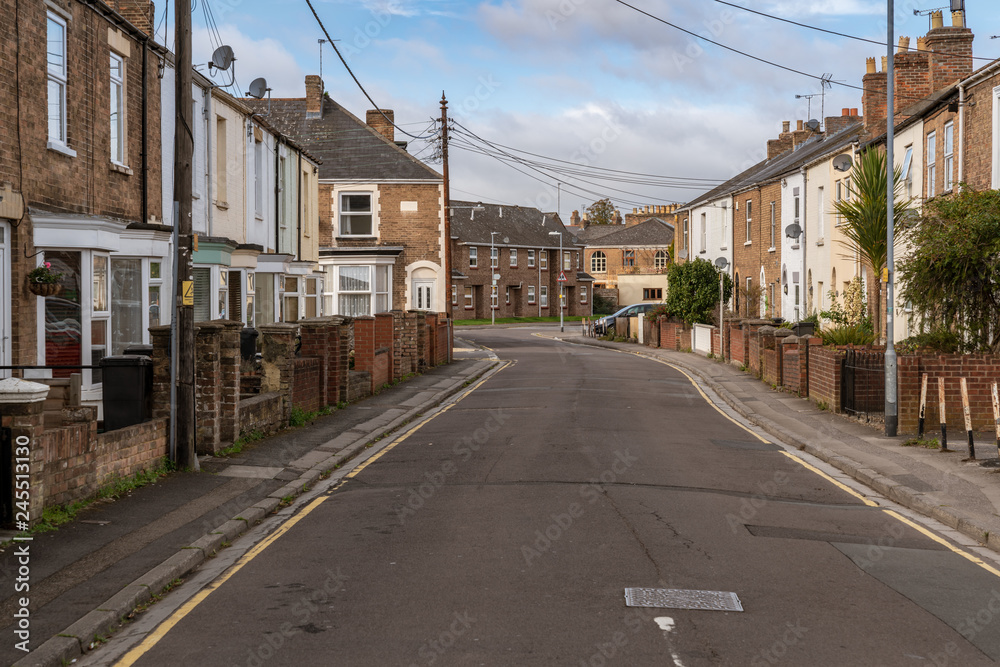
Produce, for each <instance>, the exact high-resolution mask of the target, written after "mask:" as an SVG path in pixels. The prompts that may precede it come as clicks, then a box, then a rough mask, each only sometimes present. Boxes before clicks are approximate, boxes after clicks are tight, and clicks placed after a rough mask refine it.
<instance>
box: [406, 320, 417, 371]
mask: <svg viewBox="0 0 1000 667" xmlns="http://www.w3.org/2000/svg"><path fill="white" fill-rule="evenodd" d="M418 314H419V313H417V312H416V311H413V310H411V311H408V312H407V313H406V317H405V320H406V332H405V333H404V335H403V356H404V357H408V358H409V360H410V370H409V372H410V373H419V372H420V352H419V345H418V341H419V340H420V336H419V334H418V332H417V316H418Z"/></svg>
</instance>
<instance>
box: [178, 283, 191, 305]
mask: <svg viewBox="0 0 1000 667" xmlns="http://www.w3.org/2000/svg"><path fill="white" fill-rule="evenodd" d="M181 305H184V306H193V305H194V281H193V280H185V281H184V291H183V292H181Z"/></svg>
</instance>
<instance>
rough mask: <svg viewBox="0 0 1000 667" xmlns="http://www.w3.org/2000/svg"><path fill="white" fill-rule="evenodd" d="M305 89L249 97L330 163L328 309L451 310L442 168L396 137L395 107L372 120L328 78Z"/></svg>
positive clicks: (324, 211)
mask: <svg viewBox="0 0 1000 667" xmlns="http://www.w3.org/2000/svg"><path fill="white" fill-rule="evenodd" d="M305 87H306V96H305V97H304V98H296V99H273V100H243V101H244V102H245V103H246V104H247V105H248V106H249V107H250V108H251V109H253V110H254V111H255V112H257V113H259V114H261V115H262V116H264V117H265V118H266V119H267V121H268V122H269V123H270V124H272V125H273V126H275V127H276V128H277V129H278V130H280V131H281V132H283V133H285V134H287V135H288V136H290V137H291V138H292V139H293V140H294V141H296V142H297V143H298V144H300V145H301V146H303V147H304V148H305V149H306V150H307V151H309V153H310V154H312V155H315V156H316V157H317V158H318V160H319V161H320V162H321V165H320V167H319V210H320V227H319V262H320V265H321V267H322V269H323V272H324V281H323V290H322V291H323V313H324V314H326V315H346V316H360V315H372V314H374V313H379V312H385V311H388V310H425V311H430V312H437V311H444V310H445V309H446V304H447V300H446V298H445V276H444V265H445V257H444V253H445V242H444V205H443V201H444V199H443V197H444V194H443V192H444V191H443V178H442V176H441V175H440V174H438V173H437V172H436V171H434V170H433V169H431V168H430V167H428V166H427V165H425V164H424V163H422V162H420V161H419V160H417V159H416V158H414V157H413V156H412V155H410V154H409V153H407V152H406V150H405V144H404V143H402V142H396V141H395V136H394V126H393V124H392V121H393V112H392V111H391V110H387V109H383V110H372V111H368V113H367V116H366V118H367V121H368V122H367V123H366V122H363V121H361V120H360V119H359V118H357V117H355V116H354V115H353V114H351V113H350V112H349V111H348V110H347V109H345V108H344V107H343V106H341V105H340V104H338V103H337V102H335V101H334V100H333V99H331V98H330V96H329V95H327V94H326V93H325V92H324V90H323V80H322V79H320V78H319V77H318V76H315V75H308V76H306V79H305Z"/></svg>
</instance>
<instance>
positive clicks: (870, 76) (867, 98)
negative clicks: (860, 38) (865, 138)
mask: <svg viewBox="0 0 1000 667" xmlns="http://www.w3.org/2000/svg"><path fill="white" fill-rule="evenodd" d="M887 79H888V75H887V74H886V72H884V71H883V72H876V71H875V59H874V58H869V59H868V73H867V74H865V75H864V77H862V79H861V87H862V88H864V92H863V93H862V94H861V107H862V111H861V113H863V114H864V118H865V133H866V134H868V135H869V136H875V135H877V134H878V130H879V129H880V128H882V127H885V114H886V89H887V87H888V80H887Z"/></svg>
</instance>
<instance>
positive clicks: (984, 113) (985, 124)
mask: <svg viewBox="0 0 1000 667" xmlns="http://www.w3.org/2000/svg"><path fill="white" fill-rule="evenodd" d="M997 86H1000V71H998V72H995V73H994V74H993V76H991V77H988V78H987V79H985V80H984V81H981V82H979V83H977V84H976V85H974V86H972V87H970V88H969V90H968V92H967V93H966V94H967V100H968V102H970V103H971V102H975V104H974V105H973V104H967V105H966V106H965V107H964V113H965V165H964V173H963V174H962V179H963V180H964V181H965V182H966V183H968V184H969V185H970V186H971V187H973V188H975V189H977V190H986V189H988V188H989V187H991V185H992V178H993V171H992V170H993V121H992V113H993V89H994V88H996V87H997ZM955 125H956V126H957V125H958V123H957V122H956V123H955ZM955 142H956V143H957V142H958V135H956V136H955ZM956 152H957V146H956ZM956 159H957V158H956Z"/></svg>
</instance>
